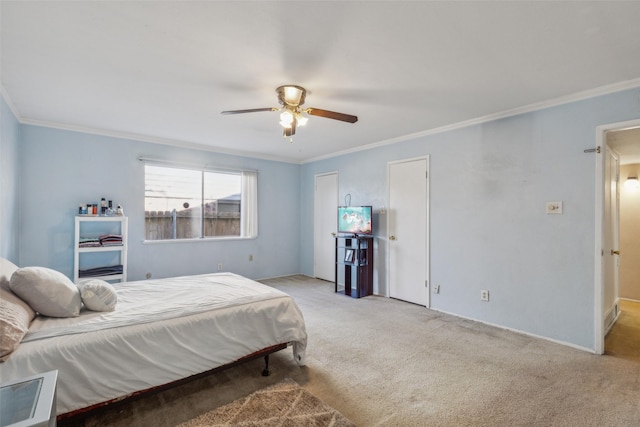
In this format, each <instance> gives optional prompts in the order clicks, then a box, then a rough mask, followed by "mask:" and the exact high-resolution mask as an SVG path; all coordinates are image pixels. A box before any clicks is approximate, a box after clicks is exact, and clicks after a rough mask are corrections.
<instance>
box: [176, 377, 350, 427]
mask: <svg viewBox="0 0 640 427" xmlns="http://www.w3.org/2000/svg"><path fill="white" fill-rule="evenodd" d="M314 426H317V427H325V426H326V427H328V426H330V427H355V424H353V423H352V422H351V421H349V420H348V419H347V418H345V417H344V415H342V414H341V413H340V412H338V411H336V410H335V409H333V408H332V407H331V406H329V405H327V404H326V403H324V402H323V401H322V400H320V399H318V398H317V397H315V396H314V395H313V394H311V393H309V392H308V391H306V390H305V389H304V388H302V387H300V386H299V385H298V384H297V383H296V382H295V381H293V380H292V379H285V380H283V381H281V382H279V383H277V384H275V385H272V386H270V387H266V388H264V389H262V390H258V391H256V392H254V393H251V394H250V395H249V396H247V397H244V398H242V399H238V400H236V401H234V402H231V403H229V404H227V405H224V406H222V407H220V408H218V409H214V410H212V411H209V412H207V413H205V414H202V415H200V416H198V417H196V418H194V419H192V420H190V421H187V422H185V423H182V424H180V425H179V426H178V427H314Z"/></svg>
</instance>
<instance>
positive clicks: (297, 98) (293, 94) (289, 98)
mask: <svg viewBox="0 0 640 427" xmlns="http://www.w3.org/2000/svg"><path fill="white" fill-rule="evenodd" d="M276 92H278V100H279V101H280V103H281V104H282V105H291V106H293V107H297V106H299V105H302V104H304V98H305V95H306V90H305V89H304V88H303V87H301V86H296V85H285V86H280V87H279V88H278V89H276Z"/></svg>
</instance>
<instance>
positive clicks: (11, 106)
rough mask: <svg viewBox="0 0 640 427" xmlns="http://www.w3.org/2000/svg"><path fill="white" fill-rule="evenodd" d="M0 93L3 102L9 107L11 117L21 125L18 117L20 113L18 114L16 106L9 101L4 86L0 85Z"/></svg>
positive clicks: (9, 98)
mask: <svg viewBox="0 0 640 427" xmlns="http://www.w3.org/2000/svg"><path fill="white" fill-rule="evenodd" d="M0 93H1V94H2V97H3V98H4V102H6V103H7V105H8V106H9V109H10V110H11V112H12V113H13V116H14V117H15V118H16V120H18V122H20V123H22V118H21V117H20V113H19V112H18V109H17V108H16V105H15V104H14V103H13V101H12V100H11V97H10V96H9V92H7V89H5V87H4V85H0Z"/></svg>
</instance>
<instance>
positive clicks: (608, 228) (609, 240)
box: [603, 147, 620, 331]
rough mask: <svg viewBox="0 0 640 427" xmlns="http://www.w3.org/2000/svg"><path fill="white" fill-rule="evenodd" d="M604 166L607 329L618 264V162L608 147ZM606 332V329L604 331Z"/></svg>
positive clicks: (610, 320) (613, 298)
mask: <svg viewBox="0 0 640 427" xmlns="http://www.w3.org/2000/svg"><path fill="white" fill-rule="evenodd" d="M606 156H607V157H606V159H605V165H604V173H605V187H604V226H605V229H604V252H603V256H604V309H605V313H604V315H605V318H604V320H605V325H604V326H605V328H609V327H610V326H611V325H612V322H613V320H614V319H615V315H616V314H617V313H616V312H614V308H615V304H616V302H617V301H618V296H619V295H618V293H619V292H618V286H619V285H618V280H619V279H618V268H619V266H620V263H619V246H618V241H619V232H618V223H619V218H620V216H619V203H620V191H619V188H618V181H619V179H618V176H619V170H620V161H619V158H618V155H617V154H616V153H615V152H614V151H612V150H611V149H610V148H609V147H607V150H606ZM605 331H606V329H605Z"/></svg>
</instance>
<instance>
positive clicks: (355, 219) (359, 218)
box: [338, 206, 373, 235]
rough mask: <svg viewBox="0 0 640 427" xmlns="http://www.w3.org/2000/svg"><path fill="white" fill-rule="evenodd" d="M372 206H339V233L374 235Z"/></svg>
mask: <svg viewBox="0 0 640 427" xmlns="http://www.w3.org/2000/svg"><path fill="white" fill-rule="evenodd" d="M371 213H372V209H371V206H338V233H342V234H366V235H371V234H373V220H372V216H371Z"/></svg>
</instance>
